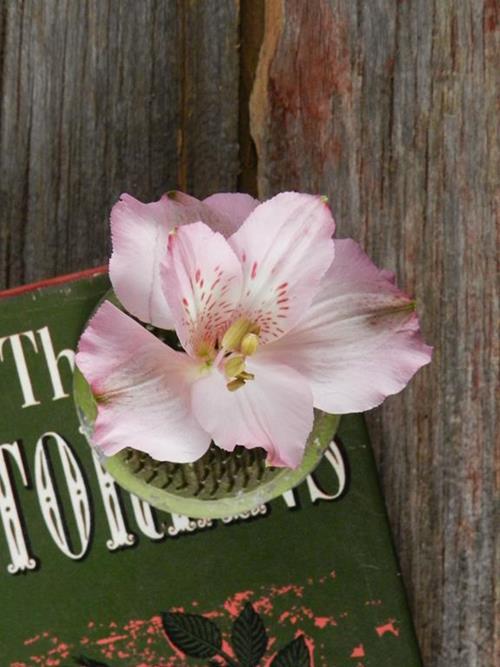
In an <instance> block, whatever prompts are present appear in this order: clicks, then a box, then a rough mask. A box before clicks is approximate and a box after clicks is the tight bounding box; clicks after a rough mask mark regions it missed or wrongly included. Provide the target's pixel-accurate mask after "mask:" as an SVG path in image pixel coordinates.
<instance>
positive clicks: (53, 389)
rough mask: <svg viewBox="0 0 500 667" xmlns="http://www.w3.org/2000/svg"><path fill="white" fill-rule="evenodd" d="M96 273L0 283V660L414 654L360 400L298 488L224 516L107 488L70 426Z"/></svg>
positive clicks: (250, 660) (163, 666) (380, 662)
mask: <svg viewBox="0 0 500 667" xmlns="http://www.w3.org/2000/svg"><path fill="white" fill-rule="evenodd" d="M108 288H109V283H108V278H107V275H106V273H105V271H102V270H101V271H99V270H95V271H90V272H85V273H83V274H78V275H76V276H75V275H74V276H68V277H65V278H60V279H56V280H54V281H49V282H48V283H44V284H39V285H33V286H29V287H27V288H21V289H18V290H11V291H10V292H4V293H3V294H0V386H1V392H0V517H1V524H0V525H1V527H0V533H1V535H0V597H1V614H0V667H6V666H8V665H9V666H11V667H28V666H29V667H32V666H33V667H35V666H47V667H49V666H51V667H56V666H58V665H61V666H62V665H68V666H69V665H75V664H82V665H94V666H96V665H97V666H98V665H108V666H109V667H112V666H114V665H117V666H120V665H121V666H123V665H126V666H128V667H146V666H151V667H167V666H169V667H170V666H171V667H181V666H184V665H186V666H190V665H193V666H195V665H227V666H228V667H258V666H259V667H270V666H271V665H273V667H283V666H284V667H307V665H311V666H314V667H418V666H419V665H421V661H420V658H419V652H418V647H417V644H416V640H415V636H414V631H413V627H412V622H411V618H410V615H409V611H408V607H407V602H406V599H405V593H404V589H403V584H402V581H401V577H400V573H399V571H398V565H397V561H396V557H395V554H394V550H393V546H392V542H391V536H390V531H389V526H388V523H387V516H386V512H385V508H384V503H383V499H382V496H381V493H380V489H379V485H378V481H377V474H376V469H375V465H374V460H373V456H372V451H371V448H370V443H369V438H368V434H367V431H366V429H365V425H364V421H363V417H362V416H361V415H348V416H344V417H343V418H342V420H341V423H340V427H339V430H338V433H337V435H336V436H335V440H334V441H332V443H331V444H330V446H329V448H328V450H327V452H326V454H325V456H324V458H323V460H322V462H321V464H320V466H319V467H318V469H317V470H316V471H315V472H314V473H313V474H312V475H310V476H309V477H308V478H307V479H306V481H305V482H303V483H302V484H301V485H300V486H299V487H298V488H296V489H293V490H290V491H289V492H287V493H286V494H285V495H284V496H281V497H279V498H277V499H276V500H274V501H272V502H271V503H269V504H267V505H262V506H260V507H256V508H255V510H254V511H252V512H249V513H247V514H244V515H241V516H235V517H227V518H226V519H224V520H199V519H198V520H191V519H189V518H188V517H185V516H182V515H175V514H172V515H171V514H165V513H161V512H158V511H156V510H154V509H153V508H152V507H151V506H149V505H148V504H146V503H144V502H143V501H141V500H140V499H139V498H137V497H135V496H133V495H131V494H130V493H127V492H125V491H123V490H121V489H120V488H119V487H118V486H117V485H116V484H115V483H114V481H113V479H112V478H111V477H110V476H109V475H108V474H107V473H106V472H105V471H104V469H103V468H102V467H101V465H100V463H99V461H98V459H97V457H96V456H95V455H94V454H93V453H92V451H91V450H90V448H89V446H88V444H87V442H86V440H85V438H84V436H83V434H82V433H81V432H80V429H79V422H78V419H77V416H76V412H75V408H74V404H73V397H72V373H73V364H74V350H75V348H76V345H77V341H78V338H79V335H80V333H81V331H82V328H83V327H84V325H85V322H86V321H87V319H88V317H89V316H90V314H91V313H92V311H93V309H94V308H95V306H96V303H97V302H98V301H99V299H100V298H101V297H102V296H103V294H104V293H105V292H106V291H107V290H108Z"/></svg>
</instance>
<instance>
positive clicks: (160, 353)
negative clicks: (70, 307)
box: [76, 301, 210, 463]
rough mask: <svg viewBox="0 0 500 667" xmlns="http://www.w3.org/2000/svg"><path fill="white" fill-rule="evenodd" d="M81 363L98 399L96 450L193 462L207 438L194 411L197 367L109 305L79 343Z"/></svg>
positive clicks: (80, 365) (208, 438)
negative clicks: (192, 401) (192, 399)
mask: <svg viewBox="0 0 500 667" xmlns="http://www.w3.org/2000/svg"><path fill="white" fill-rule="evenodd" d="M76 363H77V365H78V367H79V369H80V370H81V372H82V373H83V375H84V376H85V378H86V379H87V381H88V382H89V383H90V385H91V387H92V391H93V392H94V395H95V396H96V397H98V416H97V421H96V424H95V430H94V434H93V441H94V444H95V445H96V446H97V447H98V448H99V449H101V451H102V452H103V453H104V454H106V455H108V456H109V455H112V454H115V453H116V452H119V451H120V450H121V449H124V448H125V447H132V448H134V449H139V450H141V451H144V452H147V453H148V454H150V455H151V456H152V457H153V458H155V459H157V460H159V461H172V462H179V463H184V462H188V461H195V460H196V459H198V458H199V457H200V456H202V455H203V454H204V452H205V451H206V450H207V449H208V447H209V445H210V436H208V435H207V433H206V432H205V431H204V430H203V429H202V428H201V426H200V425H199V424H198V422H197V421H196V419H195V417H194V416H193V414H192V412H191V405H190V390H191V384H192V382H193V381H194V380H195V379H196V378H197V376H198V375H197V369H196V367H195V366H194V363H193V361H192V360H191V359H190V358H189V357H188V356H187V355H186V354H183V353H181V352H175V351H174V350H172V349H170V348H169V347H168V346H167V345H165V344H164V343H162V342H161V341H160V340H158V339H157V338H155V337H154V336H153V335H152V334H151V333H149V332H148V331H146V329H144V327H142V326H141V325H140V324H138V323H137V322H135V321H134V320H133V319H132V318H130V317H128V315H125V313H123V312H122V311H121V310H119V309H118V308H116V307H115V306H114V305H112V304H111V303H110V302H109V301H105V302H104V303H103V305H102V306H101V307H100V308H99V310H98V311H97V313H96V314H95V315H94V317H93V318H92V320H91V322H90V324H89V325H88V327H87V329H86V330H85V332H84V334H83V336H82V337H81V339H80V344H79V350H78V354H77V357H76Z"/></svg>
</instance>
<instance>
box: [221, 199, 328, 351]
mask: <svg viewBox="0 0 500 667" xmlns="http://www.w3.org/2000/svg"><path fill="white" fill-rule="evenodd" d="M334 228H335V224H334V221H333V218H332V215H331V212H330V209H329V208H328V206H327V205H326V203H325V200H324V198H322V197H316V196H312V195H305V194H299V193H297V192H285V193H282V194H279V195H277V196H276V197H273V198H272V199H269V200H268V201H266V202H264V203H263V204H260V205H259V206H257V208H256V209H255V210H254V211H253V213H251V214H250V216H249V217H248V218H247V219H246V220H245V222H244V223H243V225H242V226H241V227H240V229H239V230H238V231H237V232H236V233H235V234H233V236H231V237H230V239H229V243H230V244H231V246H232V247H233V249H234V251H235V252H236V254H237V255H238V257H239V258H240V260H241V262H242V266H243V280H244V286H243V297H242V310H243V312H244V313H246V314H247V315H248V316H249V317H250V318H251V319H252V320H254V321H256V322H257V323H259V324H260V326H261V336H262V340H263V341H266V340H272V339H273V338H277V337H279V336H281V335H283V333H284V332H285V331H287V330H288V329H290V328H291V327H292V326H293V325H294V324H295V323H296V322H297V321H298V319H299V318H300V317H301V315H302V313H303V312H304V310H305V309H306V308H307V307H308V306H309V305H310V303H311V301H312V299H313V297H314V295H315V293H316V291H317V290H318V286H319V283H320V280H321V278H322V277H323V275H324V273H325V271H326V270H327V269H328V267H329V266H330V264H331V262H332V260H333V241H332V239H331V236H332V234H333V232H334Z"/></svg>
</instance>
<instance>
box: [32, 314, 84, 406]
mask: <svg viewBox="0 0 500 667" xmlns="http://www.w3.org/2000/svg"><path fill="white" fill-rule="evenodd" d="M37 334H38V335H39V336H40V340H41V341H42V348H43V352H44V354H45V361H46V362H47V368H48V370H49V375H50V381H51V382H52V389H53V390H54V396H53V399H52V400H53V401H58V400H59V399H61V398H68V396H69V394H68V393H66V392H65V391H64V388H63V384H62V379H61V373H60V372H59V363H60V362H61V361H62V360H63V359H65V360H66V361H67V363H68V365H69V368H70V370H71V372H73V370H74V368H75V353H74V352H73V350H61V351H60V352H59V353H58V354H56V352H55V350H54V346H53V344H52V338H51V335H50V331H49V327H43V328H42V329H38V331H37Z"/></svg>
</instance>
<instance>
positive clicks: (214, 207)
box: [168, 190, 259, 237]
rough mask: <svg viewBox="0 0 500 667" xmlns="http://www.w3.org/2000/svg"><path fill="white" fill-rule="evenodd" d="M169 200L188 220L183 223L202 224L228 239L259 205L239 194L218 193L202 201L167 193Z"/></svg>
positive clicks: (248, 196) (175, 192)
mask: <svg viewBox="0 0 500 667" xmlns="http://www.w3.org/2000/svg"><path fill="white" fill-rule="evenodd" d="M168 196H169V198H170V199H171V200H172V201H174V202H175V203H176V204H178V205H179V206H181V207H182V208H183V209H184V211H185V214H186V215H187V216H188V219H187V220H186V221H185V222H199V221H200V222H204V223H205V224H206V225H208V226H209V227H210V229H213V230H214V231H215V232H220V233H221V234H222V235H223V236H225V237H228V236H230V235H231V234H233V233H234V232H235V231H236V230H237V229H238V227H240V225H241V224H242V222H243V221H244V220H245V219H246V218H247V217H248V216H249V215H250V213H251V212H252V211H253V209H254V208H255V207H256V206H258V205H259V201H258V200H257V199H254V198H253V197H250V195H247V194H243V193H240V192H220V193H217V194H213V195H210V196H209V197H207V198H206V199H203V201H200V200H199V199H196V197H192V196H191V195H187V194H186V193H184V192H180V191H179V190H173V191H171V192H169V193H168Z"/></svg>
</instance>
